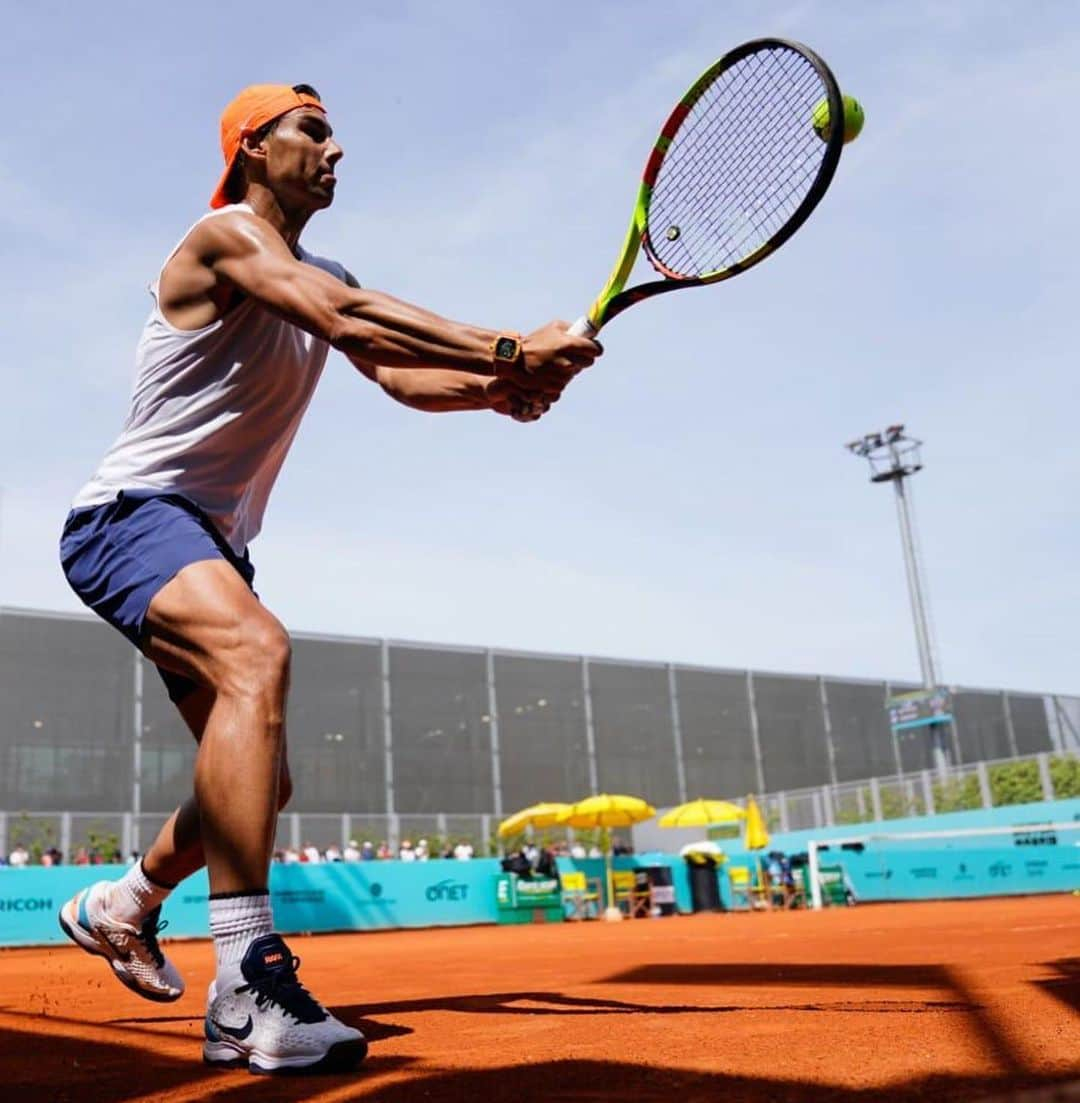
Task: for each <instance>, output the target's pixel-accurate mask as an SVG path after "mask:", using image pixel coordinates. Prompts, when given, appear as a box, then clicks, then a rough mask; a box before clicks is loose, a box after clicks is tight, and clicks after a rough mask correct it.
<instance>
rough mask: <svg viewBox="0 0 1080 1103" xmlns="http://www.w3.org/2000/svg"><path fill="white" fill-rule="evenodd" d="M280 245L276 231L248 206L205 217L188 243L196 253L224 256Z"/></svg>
mask: <svg viewBox="0 0 1080 1103" xmlns="http://www.w3.org/2000/svg"><path fill="white" fill-rule="evenodd" d="M275 238H276V239H277V240H278V241H280V235H277V234H276V232H275V231H274V229H273V227H272V226H270V224H269V223H268V222H266V220H265V219H262V218H260V217H259V216H258V215H257V214H256V213H255V212H254V211H253V210H252V209H251V208H250V207H248V206H247V205H245V204H240V203H237V204H233V205H231V206H228V207H222V208H220V209H219V210H216V211H210V212H208V213H207V214H205V215H203V216H202V218H200V219H199V220H198V221H197V222H196V223H195V225H194V226H192V227H191V229H190V230H189V231H188V234H187V238H186V239H185V243H186V244H187V246H188V247H189V248H191V249H193V250H194V251H195V252H197V253H200V254H205V255H211V254H213V255H220V254H222V253H228V252H232V251H235V250H238V249H241V250H244V249H250V248H251V247H252V246H253V245H255V244H258V243H265V242H270V243H275V244H276V242H275Z"/></svg>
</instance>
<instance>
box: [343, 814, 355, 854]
mask: <svg viewBox="0 0 1080 1103" xmlns="http://www.w3.org/2000/svg"><path fill="white" fill-rule="evenodd" d="M351 838H352V816H350V815H349V813H348V812H342V813H341V849H342V850H344V849H345V848H346V847H347V846H348V845H349V840H350V839H351Z"/></svg>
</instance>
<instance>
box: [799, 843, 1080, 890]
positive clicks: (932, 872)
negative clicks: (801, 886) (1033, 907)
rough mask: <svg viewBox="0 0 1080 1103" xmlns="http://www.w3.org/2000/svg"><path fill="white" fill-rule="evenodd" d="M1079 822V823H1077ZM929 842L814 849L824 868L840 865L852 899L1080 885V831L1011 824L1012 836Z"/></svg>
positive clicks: (1040, 888)
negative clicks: (945, 842)
mask: <svg viewBox="0 0 1080 1103" xmlns="http://www.w3.org/2000/svg"><path fill="white" fill-rule="evenodd" d="M1077 826H1078V828H1080V825H1077ZM965 842H966V840H963V839H954V840H950V842H949V845H947V846H940V845H939V846H936V847H935V846H934V844H933V842H932V841H931V840H918V841H912V842H911V843H903V844H900V845H890V844H889V843H888V842H883V843H881V844H880V845H879V844H876V843H870V844H868V845H867V846H866V847H865V848H863V849H861V850H860V849H857V848H854V847H851V846H846V847H840V846H836V845H833V846H830V847H829V848H828V849H827V850H825V849H819V851H818V859H819V861H820V862H821V864H822V865H823V866H826V865H829V866H831V865H840V866H842V867H843V870H844V874H845V877H846V879H847V882H848V884H849V886H850V887H851V889H852V890H853V891H854V893H855V898H856V899H857V900H859V901H863V902H869V901H882V900H940V899H947V898H955V897H965V896H999V895H1013V894H1026V893H1040V892H1072V891H1074V890H1076V889H1080V830H1072V831H1068V832H1060V831H1057V832H1056V831H1047V830H1044V829H1038V828H1034V829H1030V830H1028V829H1023V828H1018V829H1017V830H1016V831H1015V832H1014V833H1013V834H1012V835H1011V836H1005V837H1002V836H996V837H995V836H990V837H987V838H985V839H978V840H972V845H965Z"/></svg>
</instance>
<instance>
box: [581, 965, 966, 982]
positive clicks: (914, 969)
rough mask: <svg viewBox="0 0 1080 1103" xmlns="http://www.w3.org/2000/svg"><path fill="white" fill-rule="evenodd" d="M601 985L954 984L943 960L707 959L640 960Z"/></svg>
mask: <svg viewBox="0 0 1080 1103" xmlns="http://www.w3.org/2000/svg"><path fill="white" fill-rule="evenodd" d="M595 983H596V984H635V985H636V984H655V985H701V986H704V987H709V988H722V987H725V986H731V987H744V986H745V987H751V988H757V987H759V986H761V985H777V986H781V987H784V988H803V987H806V988H821V987H823V986H825V987H832V986H835V987H841V988H936V989H948V988H951V987H952V983H953V981H952V976H951V975H950V973H949V971H948V969H947V968H946V967H945V966H942V965H843V964H840V965H826V964H818V963H793V964H788V963H777V964H771V963H764V964H758V963H753V962H751V963H745V962H732V963H726V962H725V963H714V962H710V963H707V964H706V963H702V964H684V963H680V964H677V965H663V964H656V965H637V966H634V967H633V968H632V969H625V970H623V971H621V972H618V973H613V974H612V975H611V976H608V977H603V978H601V979H598V980H597V981H595Z"/></svg>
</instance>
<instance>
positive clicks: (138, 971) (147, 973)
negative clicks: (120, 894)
mask: <svg viewBox="0 0 1080 1103" xmlns="http://www.w3.org/2000/svg"><path fill="white" fill-rule="evenodd" d="M110 885H111V882H109V881H98V882H97V883H96V884H93V885H91V886H90V887H89V888H88V889H83V890H82V891H81V892H78V893H76V894H75V895H74V896H73V897H72V898H71V899H70V900H69V901H68V902H67V903H66V904H65V905H64V906H63V907H62V908H61V909H60V927H61V929H62V930H63V932H64V934H66V935H67V936H68V938H70V939H71V941H72V942H74V943H75V945H76V946H80V947H82V949H84V950H85V951H86V952H87V953H88V954H97V955H98V956H99V957H103V958H105V960H106V961H108V963H109V965H111V966H112V971H113V973H114V974H115V975H116V979H117V980H119V981H120V983H121V984H123V985H124V986H125V987H127V988H130V989H131V991H132V992H134V993H135V994H136V995H139V996H142V997H143V998H144V999H147V1000H155V1001H156V1002H158V1003H171V1002H172V1001H173V1000H178V999H179V998H180V997H181V996H182V995H183V994H184V982H183V980H182V979H181V977H180V974H179V973H178V972H177V971H176V969H175V968H174V967H173V964H172V962H170V961H169V959H168V958H166V957H165V955H164V954H163V953H162V952H161V947H160V946H159V945H158V940H157V936H158V934H159V933H160V932H161V931H162V930H164V928H165V926H166V924H164V923H162V922H161V908H160V906H159V907H156V908H155V909H154V910H153V911H152V912H150V914H149V915H148V916H147V917H146V918H145V919H144V920H143V921H142V923H141V924H140V926H138V927H133V926H132V925H131V924H130V923H121V922H120V921H119V920H117V919H113V918H112V917H111V916H110V915H109V914H108V912H106V910H105V907H104V896H105V894H106V893H107V892H108V891H109V888H110Z"/></svg>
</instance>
